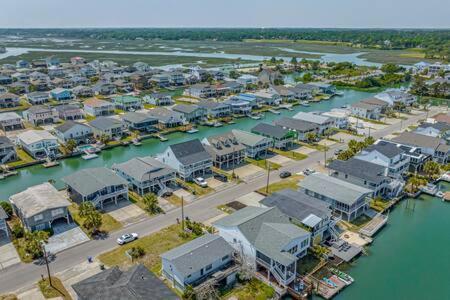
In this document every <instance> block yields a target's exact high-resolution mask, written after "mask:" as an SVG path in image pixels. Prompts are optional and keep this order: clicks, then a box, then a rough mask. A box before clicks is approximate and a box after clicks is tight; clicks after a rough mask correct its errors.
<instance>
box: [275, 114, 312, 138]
mask: <svg viewBox="0 0 450 300" xmlns="http://www.w3.org/2000/svg"><path fill="white" fill-rule="evenodd" d="M274 124H275V125H277V126H280V127H282V128H284V129H288V130H290V131H291V132H293V133H294V135H295V136H296V138H297V139H298V140H299V141H306V140H307V139H308V134H310V133H311V134H318V133H319V128H318V126H317V125H316V124H313V123H311V122H307V121H303V120H299V119H294V118H290V117H282V118H280V119H277V120H275V121H274Z"/></svg>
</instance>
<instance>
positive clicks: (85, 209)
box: [79, 202, 103, 233]
mask: <svg viewBox="0 0 450 300" xmlns="http://www.w3.org/2000/svg"><path fill="white" fill-rule="evenodd" d="M79 215H80V217H82V218H83V219H84V220H83V226H84V228H86V229H88V230H90V231H91V232H93V233H95V232H97V230H98V229H99V228H100V227H101V226H102V223H103V220H102V215H101V213H100V212H99V211H98V210H96V209H95V206H94V205H93V204H92V203H91V202H83V203H82V204H81V205H80V212H79Z"/></svg>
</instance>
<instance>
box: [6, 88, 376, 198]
mask: <svg viewBox="0 0 450 300" xmlns="http://www.w3.org/2000/svg"><path fill="white" fill-rule="evenodd" d="M372 95H373V94H372V93H366V92H360V91H353V90H345V95H344V96H341V97H334V98H332V99H331V100H327V101H322V102H319V103H312V104H311V106H309V107H304V106H296V107H294V110H293V111H287V110H280V112H281V114H280V115H275V114H272V113H270V112H267V113H266V114H265V118H264V119H262V120H253V119H250V118H243V119H238V120H236V124H232V125H227V126H223V127H219V128H210V127H199V128H198V129H199V132H197V133H195V134H187V133H173V134H171V135H168V136H167V137H168V138H169V141H167V142H164V143H162V142H160V141H159V140H155V139H149V140H145V141H143V142H142V146H139V147H136V146H133V145H130V146H128V147H116V148H113V149H110V150H104V151H102V152H101V153H100V154H99V157H98V158H96V159H93V160H88V161H85V160H83V159H81V157H75V158H69V159H65V160H62V161H61V164H60V165H59V166H57V167H54V168H49V169H45V168H43V167H42V166H41V165H36V166H32V167H28V168H24V169H21V170H20V171H19V174H18V175H17V176H12V177H9V178H6V179H4V180H2V181H0V199H2V200H7V199H8V198H9V196H11V195H13V194H15V193H18V192H20V191H23V190H24V189H26V188H27V187H30V186H33V185H36V184H40V183H43V182H46V181H48V180H50V179H51V180H54V184H55V186H56V187H57V188H62V187H63V183H62V181H61V178H62V177H64V176H66V175H68V174H70V173H73V172H75V171H77V170H80V169H83V168H92V167H101V166H105V167H110V166H111V165H112V164H113V163H120V162H124V161H127V160H129V159H131V158H133V157H136V156H146V155H154V154H156V153H159V152H162V151H163V150H164V149H165V148H166V147H167V146H168V145H169V144H174V143H179V142H183V141H187V140H190V139H194V138H198V139H200V140H201V139H203V138H204V137H207V136H211V135H216V134H220V133H224V132H227V131H229V130H231V129H234V128H238V129H242V130H250V129H251V128H252V127H253V126H255V125H256V124H257V123H259V122H269V123H270V122H272V121H273V120H275V119H277V118H280V117H282V116H292V115H294V114H295V113H296V112H298V111H328V110H330V109H332V108H338V107H341V106H343V105H346V104H351V103H354V102H356V101H359V100H361V99H363V98H366V97H370V96H372Z"/></svg>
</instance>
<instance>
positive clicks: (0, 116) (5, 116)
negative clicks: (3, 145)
mask: <svg viewBox="0 0 450 300" xmlns="http://www.w3.org/2000/svg"><path fill="white" fill-rule="evenodd" d="M0 128H1V129H2V130H3V131H10V130H18V129H23V128H24V126H23V122H22V118H21V117H20V116H19V115H18V114H17V113H15V112H5V113H0Z"/></svg>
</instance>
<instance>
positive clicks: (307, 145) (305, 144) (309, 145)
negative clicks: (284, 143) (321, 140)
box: [296, 141, 329, 152]
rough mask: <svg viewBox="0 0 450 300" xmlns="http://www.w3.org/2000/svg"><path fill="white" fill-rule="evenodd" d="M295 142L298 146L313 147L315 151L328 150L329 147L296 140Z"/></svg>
mask: <svg viewBox="0 0 450 300" xmlns="http://www.w3.org/2000/svg"><path fill="white" fill-rule="evenodd" d="M296 143H297V144H299V145H300V146H304V147H308V148H311V149H314V150H317V151H322V152H324V151H328V149H329V147H327V146H324V145H320V144H316V143H314V144H309V143H305V142H300V141H297V142H296Z"/></svg>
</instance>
